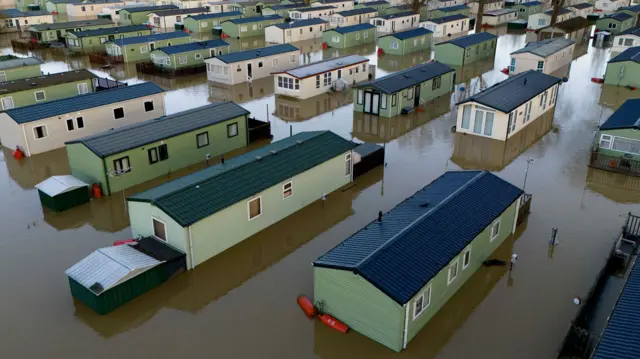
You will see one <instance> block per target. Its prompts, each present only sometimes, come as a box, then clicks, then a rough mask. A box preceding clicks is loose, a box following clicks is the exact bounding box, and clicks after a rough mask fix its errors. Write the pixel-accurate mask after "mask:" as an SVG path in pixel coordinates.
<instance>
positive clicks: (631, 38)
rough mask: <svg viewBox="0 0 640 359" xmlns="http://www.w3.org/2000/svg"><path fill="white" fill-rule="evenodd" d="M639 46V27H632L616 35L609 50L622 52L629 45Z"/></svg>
mask: <svg viewBox="0 0 640 359" xmlns="http://www.w3.org/2000/svg"><path fill="white" fill-rule="evenodd" d="M636 46H640V27H632V28H630V29H626V30H625V31H623V32H621V33H619V34H618V35H616V37H615V38H614V39H613V46H611V52H623V51H624V50H626V49H628V48H630V47H636Z"/></svg>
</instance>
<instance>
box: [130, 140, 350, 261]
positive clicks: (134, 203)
mask: <svg viewBox="0 0 640 359" xmlns="http://www.w3.org/2000/svg"><path fill="white" fill-rule="evenodd" d="M354 147H355V144H354V143H353V142H351V141H348V140H346V139H344V138H342V137H340V136H338V135H336V134H334V133H332V132H329V131H321V132H302V133H299V134H296V135H293V136H290V137H287V138H285V139H282V140H280V141H277V142H273V143H271V144H269V145H267V146H264V147H262V148H260V149H257V150H254V151H251V152H249V153H247V154H245V155H242V156H238V157H234V158H233V159H230V160H227V161H225V162H224V163H220V164H217V165H215V166H211V167H208V168H206V169H204V170H201V171H199V172H196V173H193V174H191V175H188V176H185V177H182V178H179V179H176V180H173V181H171V182H168V183H165V184H163V185H160V186H158V187H156V188H152V189H150V190H148V191H145V192H142V193H138V194H136V195H133V196H131V197H129V198H128V199H127V207H128V209H129V218H130V219H131V229H132V232H133V236H134V237H136V236H155V237H157V238H159V239H162V240H165V241H166V242H167V243H168V244H169V245H171V246H173V247H174V248H176V249H178V250H180V251H183V252H185V253H187V268H189V269H192V268H194V267H196V266H198V265H200V264H202V263H203V262H205V261H206V260H208V259H209V258H212V257H214V256H216V255H218V254H220V253H221V252H223V251H224V250H226V249H228V248H230V247H232V246H234V245H236V244H238V243H240V242H242V241H244V240H245V239H247V238H249V237H250V236H252V235H254V234H256V233H258V232H260V231H262V230H263V229H265V228H267V227H269V226H271V225H272V224H274V223H276V222H278V221H280V220H282V219H284V218H286V217H288V216H289V215H291V214H293V213H295V212H297V211H298V210H300V209H302V208H304V207H306V206H308V205H309V204H311V203H314V202H316V201H321V200H322V197H323V196H325V195H326V194H329V193H331V192H334V191H336V190H338V189H340V188H342V187H344V186H346V185H349V184H350V183H351V182H352V177H353V158H352V149H353V148H354ZM256 179H259V180H256ZM230 188H233V189H234V190H233V191H230V190H229V189H230ZM215 233H220V234H222V233H224V235H215ZM212 235H213V237H212ZM214 237H215V238H214ZM212 238H213V239H214V240H212Z"/></svg>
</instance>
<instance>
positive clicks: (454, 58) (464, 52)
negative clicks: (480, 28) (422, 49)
mask: <svg viewBox="0 0 640 359" xmlns="http://www.w3.org/2000/svg"><path fill="white" fill-rule="evenodd" d="M497 38H498V37H497V36H495V35H493V34H490V33H488V32H480V33H477V34H472V35H467V36H462V37H459V38H457V39H454V40H449V41H446V42H441V43H439V44H436V46H435V53H436V56H435V59H436V60H438V61H440V62H442V63H445V64H449V65H456V66H462V65H464V64H470V63H472V62H475V61H477V60H480V59H486V58H491V57H494V56H495V54H496V41H497Z"/></svg>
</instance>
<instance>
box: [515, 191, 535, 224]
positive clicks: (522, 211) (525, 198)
mask: <svg viewBox="0 0 640 359" xmlns="http://www.w3.org/2000/svg"><path fill="white" fill-rule="evenodd" d="M531 198H532V196H531V194H528V193H525V194H523V195H522V201H521V203H520V208H519V209H518V221H517V222H516V225H520V223H522V222H523V221H524V219H525V217H526V215H527V214H529V212H531Z"/></svg>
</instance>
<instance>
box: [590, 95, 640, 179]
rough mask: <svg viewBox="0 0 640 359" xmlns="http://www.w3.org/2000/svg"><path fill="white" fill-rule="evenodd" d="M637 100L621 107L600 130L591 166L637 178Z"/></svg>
mask: <svg viewBox="0 0 640 359" xmlns="http://www.w3.org/2000/svg"><path fill="white" fill-rule="evenodd" d="M638 114H640V99H630V100H627V101H625V103H623V104H622V106H620V108H619V109H618V110H617V111H616V112H614V113H613V114H612V115H611V117H609V118H608V119H607V120H606V121H605V122H604V123H603V124H602V125H601V126H600V128H599V130H598V133H597V134H596V137H595V140H596V144H595V148H594V152H593V153H592V155H591V166H593V167H598V168H602V169H608V170H613V171H617V172H621V171H624V172H626V173H629V174H633V175H635V176H640V124H639V123H638Z"/></svg>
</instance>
